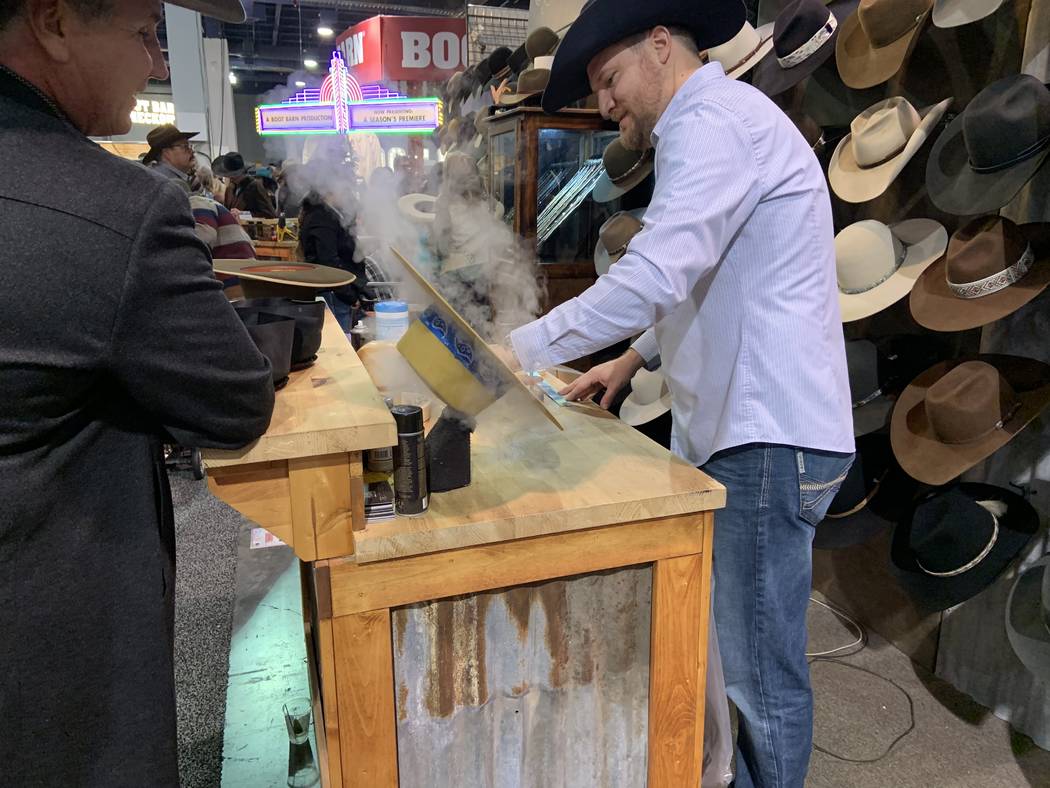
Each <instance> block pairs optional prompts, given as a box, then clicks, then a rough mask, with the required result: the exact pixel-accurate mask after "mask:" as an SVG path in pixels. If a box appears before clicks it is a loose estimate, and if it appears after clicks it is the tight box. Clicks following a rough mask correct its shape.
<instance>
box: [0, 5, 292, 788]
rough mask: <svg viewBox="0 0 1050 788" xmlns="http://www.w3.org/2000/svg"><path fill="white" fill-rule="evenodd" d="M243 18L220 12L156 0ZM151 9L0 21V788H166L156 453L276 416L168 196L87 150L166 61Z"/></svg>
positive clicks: (163, 588)
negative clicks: (0, 174) (0, 253)
mask: <svg viewBox="0 0 1050 788" xmlns="http://www.w3.org/2000/svg"><path fill="white" fill-rule="evenodd" d="M174 4H175V5H182V6H188V7H192V8H196V9H198V10H208V9H209V8H210V9H211V10H212V11H213V12H215V13H216V14H217V15H220V16H221V17H222V18H224V19H226V20H229V21H243V19H244V14H243V11H242V9H241V7H240V4H239V2H237V0H174ZM161 14H162V3H161V2H160V0H90V1H89V0H6V2H4V3H2V4H0V155H2V157H3V159H4V161H5V173H4V176H5V177H4V178H3V180H2V181H0V235H2V236H3V237H4V238H5V239H6V248H5V253H4V265H3V273H2V274H0V278H2V281H3V286H2V287H0V314H2V315H3V319H2V320H0V500H2V501H3V504H2V505H0V633H2V634H0V668H2V669H0V720H3V727H4V735H3V736H2V737H0V763H3V767H2V768H3V784H4V785H10V786H43V785H69V786H74V785H75V786H79V787H80V788H102V787H103V786H105V787H106V788H112V787H113V786H150V788H177V786H178V782H179V779H178V768H177V757H176V737H175V687H174V675H173V672H174V671H173V662H174V658H173V651H172V646H173V642H172V641H173V625H174V604H173V603H174V588H175V584H174V581H175V576H174V569H175V565H174V557H175V552H174V541H175V531H174V522H173V516H172V502H171V494H170V491H169V488H168V479H167V476H166V473H165V468H164V458H163V451H162V446H163V444H164V443H166V442H167V443H179V444H182V445H187V446H209V447H221V448H228V449H235V448H238V447H240V446H243V445H244V444H246V443H248V442H250V441H252V440H254V439H255V438H257V437H259V436H260V435H261V434H262V433H263V432H264V431H265V430H266V428H267V425H268V423H269V420H270V415H271V412H272V409H273V401H274V394H273V383H272V380H271V373H270V366H269V364H268V363H267V361H266V360H265V358H263V356H262V355H261V354H260V353H259V351H258V350H256V348H255V345H254V344H253V343H252V340H251V338H250V337H249V336H248V333H247V331H246V329H245V328H244V326H243V325H242V323H241V321H240V320H239V319H238V318H237V315H236V314H235V313H234V311H233V309H232V308H231V307H230V305H229V303H228V301H227V300H226V298H225V296H224V295H223V293H222V286H221V284H220V283H219V282H218V280H217V279H216V278H215V276H214V275H213V273H212V266H211V260H210V258H209V255H208V249H207V247H205V246H204V244H202V243H201V242H200V241H199V240H198V239H197V237H196V236H195V234H194V225H193V218H192V216H191V214H190V206H189V202H188V200H187V199H186V193H185V192H184V191H183V190H182V189H180V188H179V187H178V186H176V185H175V184H174V183H171V182H170V181H167V180H164V179H161V178H157V177H156V176H154V175H153V174H152V173H150V172H148V171H147V170H146V169H145V168H143V167H142V166H141V165H140V164H138V163H137V162H129V161H125V160H124V159H121V158H118V157H116V156H113V155H111V154H110V153H107V152H106V151H105V150H103V149H102V148H100V147H99V146H98V145H96V144H95V143H94V142H92V141H91V140H90V139H89V136H108V135H116V134H124V133H126V132H128V131H129V130H130V128H131V116H130V113H131V110H132V109H133V108H134V106H135V94H136V93H137V92H139V91H141V90H143V88H144V87H145V86H146V84H147V82H148V81H149V80H150V79H164V78H165V77H166V76H167V74H168V69H167V65H166V64H165V62H164V56H163V54H162V52H161V45H160V42H159V41H158V40H157V26H158V24H159V23H160V21H161Z"/></svg>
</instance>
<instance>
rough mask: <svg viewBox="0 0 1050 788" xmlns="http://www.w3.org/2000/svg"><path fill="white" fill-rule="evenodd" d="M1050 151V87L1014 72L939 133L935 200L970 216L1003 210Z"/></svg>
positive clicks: (930, 166) (932, 170) (930, 180)
mask: <svg viewBox="0 0 1050 788" xmlns="http://www.w3.org/2000/svg"><path fill="white" fill-rule="evenodd" d="M1048 155H1050V90H1048V89H1047V87H1046V86H1045V85H1043V83H1042V82H1040V81H1039V80H1038V79H1036V78H1035V77H1033V76H1029V75H1028V74H1014V75H1013V76H1009V77H1005V78H1003V79H1000V80H998V81H996V82H993V83H992V84H990V85H988V86H987V87H986V88H985V89H984V90H982V91H981V92H980V93H978V94H977V95H976V96H974V97H973V99H972V100H971V101H970V103H969V104H968V105H967V106H966V109H965V110H963V111H962V113H960V114H959V116H958V117H956V118H955V119H954V120H953V121H952V122H951V123H950V124H948V128H946V129H945V130H944V133H943V134H941V136H940V137H938V138H937V141H936V142H935V143H934V144H933V149H932V150H931V151H930V158H929V161H928V162H927V164H926V189H927V191H928V192H929V194H930V199H931V200H933V203H934V205H936V206H937V207H938V208H940V209H941V210H942V211H945V212H947V213H954V214H957V215H960V216H969V215H975V214H979V213H991V212H994V211H998V210H999V209H1000V208H1002V207H1003V206H1004V205H1006V204H1007V203H1008V202H1010V200H1012V199H1013V198H1014V196H1016V194H1017V193H1018V192H1019V191H1020V190H1021V188H1022V187H1023V186H1024V185H1025V184H1026V183H1027V182H1028V181H1029V180H1030V179H1031V177H1032V176H1033V175H1035V173H1036V171H1038V170H1039V168H1040V167H1042V166H1043V163H1044V162H1045V161H1046V158H1047V156H1048Z"/></svg>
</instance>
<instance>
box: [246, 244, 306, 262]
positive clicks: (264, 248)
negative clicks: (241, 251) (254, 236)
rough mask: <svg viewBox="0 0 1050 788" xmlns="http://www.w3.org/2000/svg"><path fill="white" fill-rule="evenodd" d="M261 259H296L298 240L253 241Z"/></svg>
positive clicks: (256, 255) (256, 253) (257, 254)
mask: <svg viewBox="0 0 1050 788" xmlns="http://www.w3.org/2000/svg"><path fill="white" fill-rule="evenodd" d="M252 246H254V247H255V257H256V258H257V259H259V260H295V259H297V258H296V251H295V250H296V249H297V248H298V246H299V242H298V241H252Z"/></svg>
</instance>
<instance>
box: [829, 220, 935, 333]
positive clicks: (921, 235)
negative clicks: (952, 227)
mask: <svg viewBox="0 0 1050 788" xmlns="http://www.w3.org/2000/svg"><path fill="white" fill-rule="evenodd" d="M890 232H892V233H893V234H894V235H895V236H897V238H899V239H900V241H901V243H903V244H904V245H905V249H906V251H905V255H906V256H905V258H904V262H903V263H901V265H900V268H898V269H897V270H896V271H894V272H893V274H891V275H890V277H889V279H887V280H886V281H885V282H882V283H881V284H878V285H876V286H875V287H873V288H872V289H871V290H868V291H866V292H864V293H843V292H839V310H840V311H841V312H842V322H843V323H852V322H853V321H854V320H861V319H863V318H865V317H871V316H872V315H874V314H876V313H878V312H881V311H882V310H883V309H887V308H888V307H891V306H893V305H894V304H895V303H897V302H898V301H900V300H901V299H902V298H904V297H905V296H906V295H908V293H910V292H911V290H912V288H913V287H914V286H915V282H916V280H917V279H918V278H919V274H921V273H922V272H923V271H925V270H926V269H927V268H928V267H929V266H930V265H932V264H933V263H934V262H935V261H936V260H937V259H938V258H940V257H941V256H942V255H943V254H944V252H945V250H946V249H947V248H948V231H947V230H945V229H944V227H943V226H942V225H941V224H940V223H938V222H935V221H933V220H932V219H907V220H905V221H903V222H899V223H897V224H895V225H892V226H891V227H890Z"/></svg>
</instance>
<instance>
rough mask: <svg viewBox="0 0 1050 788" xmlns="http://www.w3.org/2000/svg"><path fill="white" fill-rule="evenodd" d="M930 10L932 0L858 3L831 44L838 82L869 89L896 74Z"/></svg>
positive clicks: (862, 0)
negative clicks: (838, 77) (854, 11)
mask: <svg viewBox="0 0 1050 788" xmlns="http://www.w3.org/2000/svg"><path fill="white" fill-rule="evenodd" d="M932 9H933V0H861V2H860V6H859V7H858V8H857V11H856V13H854V14H851V15H850V16H849V17H848V18H847V19H846V21H845V22H843V23H842V27H841V29H840V30H839V38H838V41H836V42H835V63H836V64H837V65H838V67H839V76H841V77H842V81H843V82H844V83H846V85H848V86H849V87H851V88H870V87H874V86H875V85H880V84H882V83H883V82H885V81H886V80H888V79H889V78H890V77H892V76H893V75H894V74H896V73H897V72H898V71H900V68H901V66H903V65H904V61H905V60H906V59H907V57H908V54H909V53H910V52H911V48H912V45H913V44H914V43H915V40H916V39H917V38H918V36H919V33H920V32H922V28H923V25H924V24H925V22H926V19H927V17H929V15H930V11H931V10H932Z"/></svg>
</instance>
